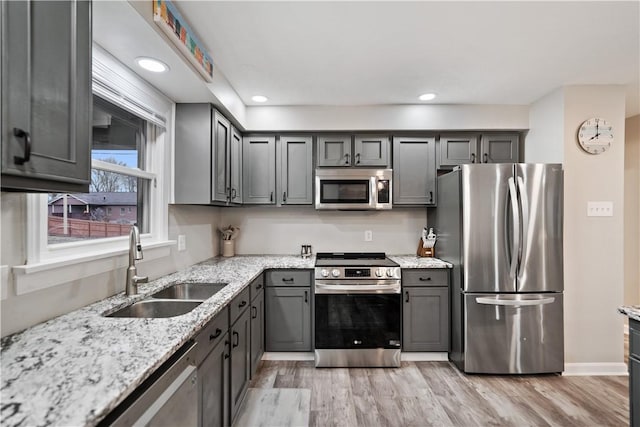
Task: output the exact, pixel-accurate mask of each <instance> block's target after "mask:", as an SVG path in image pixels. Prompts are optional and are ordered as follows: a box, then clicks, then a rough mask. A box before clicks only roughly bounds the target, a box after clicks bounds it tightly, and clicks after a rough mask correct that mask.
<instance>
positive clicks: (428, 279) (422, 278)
mask: <svg viewBox="0 0 640 427" xmlns="http://www.w3.org/2000/svg"><path fill="white" fill-rule="evenodd" d="M418 280H420V281H421V282H430V281H431V277H421V278H420V279H418Z"/></svg>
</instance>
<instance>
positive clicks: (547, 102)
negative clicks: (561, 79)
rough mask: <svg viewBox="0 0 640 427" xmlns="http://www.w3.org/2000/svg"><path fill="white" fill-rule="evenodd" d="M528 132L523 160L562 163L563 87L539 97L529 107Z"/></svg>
mask: <svg viewBox="0 0 640 427" xmlns="http://www.w3.org/2000/svg"><path fill="white" fill-rule="evenodd" d="M529 129H530V130H529V132H528V133H527V136H526V138H525V144H524V161H525V162H527V163H562V162H563V160H564V146H563V144H562V141H563V139H564V89H562V88H560V89H558V90H555V91H553V92H551V93H550V94H548V95H546V96H545V97H543V98H541V99H539V100H538V101H536V102H535V103H533V104H532V105H531V108H530V109H529Z"/></svg>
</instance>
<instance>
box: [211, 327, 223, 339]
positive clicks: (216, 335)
mask: <svg viewBox="0 0 640 427" xmlns="http://www.w3.org/2000/svg"><path fill="white" fill-rule="evenodd" d="M220 334H222V329H220V328H216V333H215V334H211V335H209V341H213V340H215V339H216V338H218V337H219V336H220Z"/></svg>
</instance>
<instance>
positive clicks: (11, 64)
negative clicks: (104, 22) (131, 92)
mask: <svg viewBox="0 0 640 427" xmlns="http://www.w3.org/2000/svg"><path fill="white" fill-rule="evenodd" d="M1 7H2V25H1V31H2V66H3V67H2V68H3V70H2V90H1V91H0V92H1V93H2V116H3V121H2V126H1V128H2V188H6V189H14V190H30V191H51V192H74V191H75V192H87V191H88V189H89V183H90V179H91V176H90V168H91V120H92V99H91V40H92V36H91V3H90V2H87V1H64V2H62V1H57V2H46V1H38V2H26V1H15V2H14V1H11V2H2V5H1Z"/></svg>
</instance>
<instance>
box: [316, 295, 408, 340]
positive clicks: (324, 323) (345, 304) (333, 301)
mask: <svg viewBox="0 0 640 427" xmlns="http://www.w3.org/2000/svg"><path fill="white" fill-rule="evenodd" d="M315 298H316V304H315V320H316V326H315V342H316V348H318V349H355V348H400V323H401V319H400V315H401V314H400V302H401V296H400V295H399V294H372V295H362V294H357V295H349V294H346V295H345V294H342V295H333V294H331V295H327V294H316V296H315Z"/></svg>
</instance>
